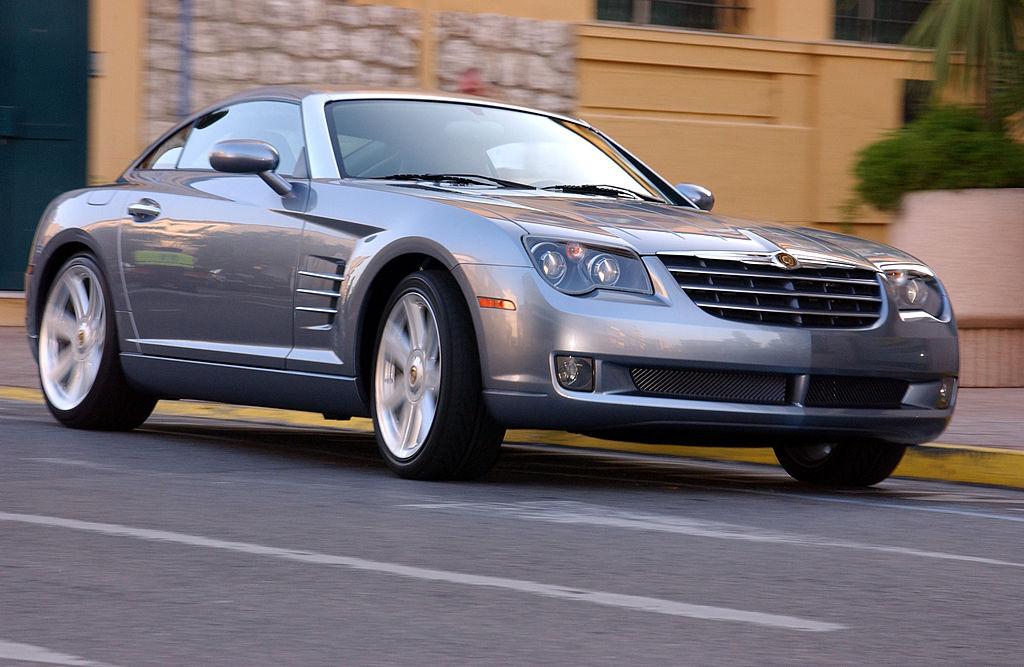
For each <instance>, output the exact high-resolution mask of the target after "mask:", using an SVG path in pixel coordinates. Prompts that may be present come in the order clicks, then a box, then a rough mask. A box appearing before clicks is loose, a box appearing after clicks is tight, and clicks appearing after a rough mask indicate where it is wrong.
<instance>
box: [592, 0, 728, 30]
mask: <svg viewBox="0 0 1024 667" xmlns="http://www.w3.org/2000/svg"><path fill="white" fill-rule="evenodd" d="M744 10H746V6H745V5H744V4H743V1H742V0H718V1H717V2H715V1H712V0H703V1H701V0H597V20H599V21H621V22H624V23H643V24H647V25H662V26H672V27H676V28H696V29H698V30H717V31H719V32H740V18H741V17H742V15H743V11H744Z"/></svg>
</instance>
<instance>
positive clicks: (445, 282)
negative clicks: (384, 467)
mask: <svg viewBox="0 0 1024 667" xmlns="http://www.w3.org/2000/svg"><path fill="white" fill-rule="evenodd" d="M371 395H372V397H371V407H372V412H373V424H374V427H375V431H376V435H377V446H378V449H379V450H380V453H381V455H382V456H383V457H384V460H385V461H386V462H387V464H388V467H390V468H391V470H392V471H394V472H395V473H396V474H397V475H399V476H400V477H405V478H409V479H472V478H475V477H479V476H480V475H482V474H484V473H485V472H487V471H488V470H489V469H490V468H491V467H492V466H493V465H494V463H495V462H496V461H497V460H498V454H499V451H500V448H501V441H502V439H503V438H504V435H505V429H504V428H502V427H501V426H500V425H498V424H497V423H496V422H495V421H494V420H493V419H491V417H490V415H488V413H487V408H486V406H485V405H484V401H483V395H482V392H481V383H480V358H479V355H478V353H477V349H476V339H475V336H474V334H473V323H472V320H471V319H470V316H469V311H468V310H467V308H466V304H465V301H464V300H463V298H462V293H461V292H460V291H459V288H458V286H457V285H456V284H455V281H454V280H453V279H452V277H451V276H450V275H449V274H447V273H445V272H443V271H418V272H416V273H413V274H410V275H409V276H407V277H406V278H405V279H403V280H402V282H401V283H399V284H398V286H397V287H396V288H395V290H394V292H393V293H392V295H391V298H390V299H389V300H388V303H387V306H386V307H385V308H384V315H383V317H382V318H381V322H380V326H379V328H378V331H377V339H376V347H375V352H374V364H373V388H372V392H371Z"/></svg>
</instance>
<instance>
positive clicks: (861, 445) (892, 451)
mask: <svg viewBox="0 0 1024 667" xmlns="http://www.w3.org/2000/svg"><path fill="white" fill-rule="evenodd" d="M906 450H907V446H906V445H896V444H892V443H888V442H878V441H870V442H836V443H820V444H815V445H807V446H802V447H776V448H775V456H776V458H778V460H779V463H780V464H781V465H782V467H783V468H784V469H785V470H786V472H788V473H789V474H790V475H791V476H792V477H793V478H795V479H798V480H800V481H801V482H808V483H810V484H821V485H823V486H847V487H860V486H871V485H872V484H878V483H879V482H881V481H882V480H883V479H885V478H886V477H888V476H889V475H891V474H892V471H893V470H895V469H896V466H897V465H899V463H900V460H902V459H903V453H904V452H905V451H906Z"/></svg>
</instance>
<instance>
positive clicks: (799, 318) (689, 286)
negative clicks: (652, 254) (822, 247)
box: [660, 255, 882, 329]
mask: <svg viewBox="0 0 1024 667" xmlns="http://www.w3.org/2000/svg"><path fill="white" fill-rule="evenodd" d="M660 257H661V260H662V262H664V264H665V267H666V268H668V270H669V271H670V272H671V273H672V276H673V277H674V278H675V279H676V282H677V283H679V286H680V287H681V288H682V289H683V291H684V292H686V295H687V296H689V297H690V299H692V300H693V302H694V303H695V304H696V305H697V306H699V307H700V309H701V310H703V311H704V312H706V313H708V314H710V315H714V316H715V317H721V318H723V319H727V320H736V321H742V322H759V323H763V324H773V325H782V326H793V327H824V328H844V329H854V328H861V327H867V326H870V325H872V324H873V323H874V322H876V321H877V320H878V317H879V315H880V314H881V311H882V288H881V284H880V283H879V281H878V277H877V275H876V273H875V272H874V271H872V270H870V269H858V268H852V267H840V266H827V267H820V268H819V267H813V268H812V267H801V268H798V269H784V268H781V267H776V266H774V265H772V264H767V263H764V258H763V256H761V257H760V259H761V262H756V263H755V262H744V261H740V260H737V259H718V258H705V257H696V256H692V255H661V256H660ZM752 258H753V256H752Z"/></svg>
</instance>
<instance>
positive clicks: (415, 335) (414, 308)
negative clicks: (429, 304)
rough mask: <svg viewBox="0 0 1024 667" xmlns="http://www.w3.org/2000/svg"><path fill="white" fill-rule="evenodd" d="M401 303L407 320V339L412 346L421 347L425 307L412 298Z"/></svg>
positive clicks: (425, 314)
mask: <svg viewBox="0 0 1024 667" xmlns="http://www.w3.org/2000/svg"><path fill="white" fill-rule="evenodd" d="M402 303H403V306H404V307H405V316H406V318H407V319H408V321H409V340H410V342H411V343H412V346H413V347H414V348H419V349H423V338H424V333H423V332H424V330H425V329H426V317H427V313H426V309H425V308H423V307H422V306H421V305H420V304H419V303H415V302H414V301H413V300H412V299H405V300H404V301H403V302H402Z"/></svg>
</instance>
